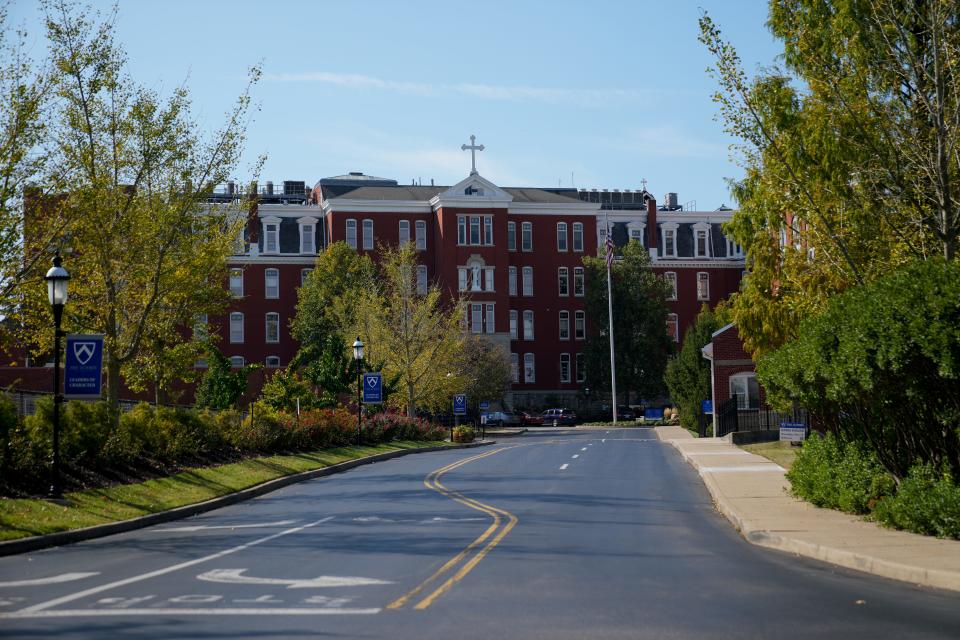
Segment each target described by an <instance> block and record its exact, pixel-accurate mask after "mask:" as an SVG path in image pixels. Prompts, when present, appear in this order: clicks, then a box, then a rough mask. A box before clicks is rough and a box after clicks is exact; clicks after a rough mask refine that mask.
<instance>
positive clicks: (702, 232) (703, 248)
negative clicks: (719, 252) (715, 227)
mask: <svg viewBox="0 0 960 640" xmlns="http://www.w3.org/2000/svg"><path fill="white" fill-rule="evenodd" d="M694 233H695V234H696V236H695V244H694V247H695V250H696V257H697V258H706V257H707V256H708V255H709V250H708V244H707V239H708V234H707V230H706V229H695V230H694Z"/></svg>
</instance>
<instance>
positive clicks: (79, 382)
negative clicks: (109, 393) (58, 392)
mask: <svg viewBox="0 0 960 640" xmlns="http://www.w3.org/2000/svg"><path fill="white" fill-rule="evenodd" d="M102 387H103V335H102V334H98V333H86V334H84V333H73V334H70V335H68V336H67V352H66V360H65V361H64V369H63V397H64V398H70V399H78V400H83V399H87V400H91V399H97V400H99V399H100V394H101V391H102Z"/></svg>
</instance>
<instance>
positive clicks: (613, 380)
mask: <svg viewBox="0 0 960 640" xmlns="http://www.w3.org/2000/svg"><path fill="white" fill-rule="evenodd" d="M604 224H605V225H606V227H607V240H606V243H605V246H606V251H607V256H606V258H607V259H606V262H607V318H608V319H609V321H610V328H609V335H610V389H611V391H612V394H611V395H612V396H613V424H617V370H616V366H615V365H614V356H613V293H612V287H611V285H610V265H611V263H612V262H613V238H611V237H610V213H609V211H608V212H606V213H605V214H604Z"/></svg>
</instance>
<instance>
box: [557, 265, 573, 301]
mask: <svg viewBox="0 0 960 640" xmlns="http://www.w3.org/2000/svg"><path fill="white" fill-rule="evenodd" d="M564 280H566V283H567V286H566V292H564V290H563V289H564V287H563V286H562V283H563V281H564ZM557 295H558V296H561V297H564V298H566V297H568V296H569V295H570V269H569V268H567V267H557Z"/></svg>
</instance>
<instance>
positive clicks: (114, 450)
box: [0, 396, 445, 485]
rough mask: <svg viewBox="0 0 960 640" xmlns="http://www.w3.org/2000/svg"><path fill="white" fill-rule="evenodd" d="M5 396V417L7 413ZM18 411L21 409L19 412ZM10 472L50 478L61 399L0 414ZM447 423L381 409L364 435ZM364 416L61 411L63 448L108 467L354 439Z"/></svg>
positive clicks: (101, 406) (66, 454)
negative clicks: (26, 412) (28, 412)
mask: <svg viewBox="0 0 960 640" xmlns="http://www.w3.org/2000/svg"><path fill="white" fill-rule="evenodd" d="M9 402H10V401H9V400H8V399H6V398H5V397H3V396H0V418H3V417H4V416H7V415H8V413H7V412H6V411H5V407H6V404H7V403H9ZM13 415H14V416H15V415H16V413H15V412H14V413H13ZM0 422H2V423H3V424H2V425H0V427H2V428H0V437H2V438H3V443H2V444H3V460H2V462H3V467H2V471H3V477H4V478H5V479H6V480H7V482H8V483H9V484H13V485H25V484H27V485H28V484H30V479H31V478H42V476H43V475H44V474H45V473H46V469H47V468H48V466H49V461H50V458H51V451H52V430H53V427H52V424H53V402H52V400H51V399H49V398H46V399H41V400H40V401H38V403H37V411H36V413H35V414H34V415H32V416H27V417H26V418H24V419H23V420H22V421H20V422H16V421H14V422H13V424H9V423H10V421H9V420H0ZM444 433H445V432H444V431H443V429H441V428H439V427H437V426H436V425H434V424H432V423H429V422H427V421H424V420H420V419H410V418H407V417H405V416H401V415H395V414H377V415H374V416H371V417H368V418H367V419H365V420H364V429H363V442H364V443H368V444H376V443H381V442H388V441H391V440H419V441H427V440H442V439H443V437H444ZM356 438H357V418H356V416H355V415H352V414H350V413H348V412H347V411H346V410H344V409H315V410H310V411H305V412H302V413H301V414H300V415H299V416H297V415H291V414H288V413H284V412H281V411H276V410H273V409H271V408H269V407H267V406H266V405H263V404H261V403H257V404H256V405H254V406H253V410H252V411H251V412H250V415H248V416H246V417H243V416H242V415H241V414H240V413H238V412H237V411H219V412H211V411H196V410H188V409H171V408H167V407H153V406H151V405H149V404H145V403H144V404H140V405H137V406H136V407H134V408H133V410H132V411H130V412H128V413H124V414H121V416H120V420H119V427H118V428H114V427H113V420H112V419H111V411H110V407H109V405H107V403H105V402H77V401H72V402H68V403H66V405H65V406H64V408H63V410H62V411H61V421H60V455H61V459H62V461H63V463H64V464H65V465H68V466H72V467H74V468H77V469H82V470H90V471H93V472H102V471H107V470H110V469H114V468H121V467H124V466H129V465H132V464H135V463H137V462H138V461H144V460H149V461H153V462H156V463H160V464H163V465H174V466H175V465H179V464H183V463H186V462H190V461H194V460H196V459H198V458H202V457H204V456H213V455H217V454H236V453H240V454H251V453H274V452H280V451H307V450H316V449H322V448H326V447H336V446H342V445H347V444H353V443H355V442H356Z"/></svg>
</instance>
